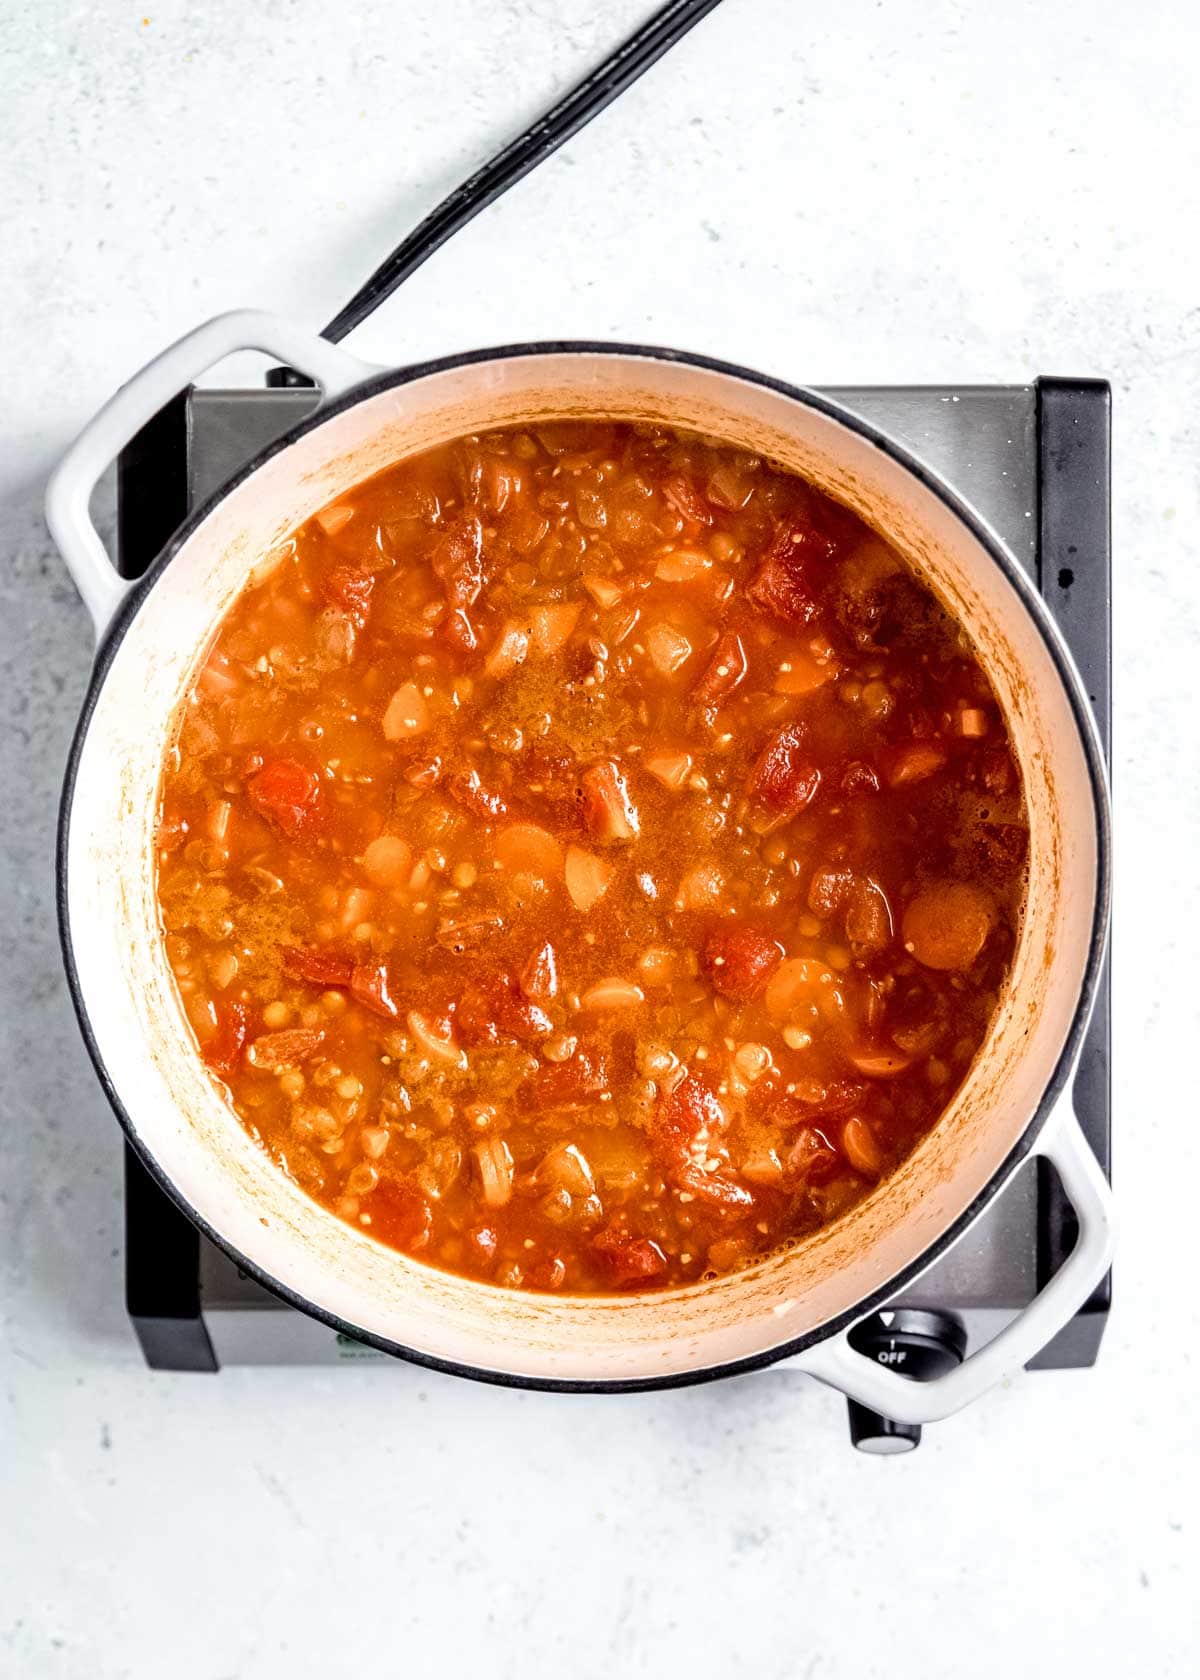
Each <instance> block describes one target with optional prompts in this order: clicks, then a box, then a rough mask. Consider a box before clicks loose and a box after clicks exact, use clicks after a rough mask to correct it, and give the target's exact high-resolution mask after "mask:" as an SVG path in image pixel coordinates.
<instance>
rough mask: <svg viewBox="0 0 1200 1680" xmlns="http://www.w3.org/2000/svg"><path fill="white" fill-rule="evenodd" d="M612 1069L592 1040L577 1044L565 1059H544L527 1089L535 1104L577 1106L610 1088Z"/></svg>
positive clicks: (548, 1106) (560, 1106)
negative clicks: (570, 1054) (557, 1060)
mask: <svg viewBox="0 0 1200 1680" xmlns="http://www.w3.org/2000/svg"><path fill="white" fill-rule="evenodd" d="M611 1086H612V1071H611V1066H610V1063H609V1059H608V1057H607V1055H606V1054H605V1052H604V1051H603V1050H602V1049H601V1048H600V1046H599V1045H596V1044H581V1045H580V1046H579V1048H578V1049H577V1050H576V1052H575V1054H574V1055H573V1056H572V1057H571V1058H570V1059H569V1060H568V1061H565V1062H544V1063H543V1064H542V1066H541V1067H540V1068H539V1069H538V1073H537V1078H536V1079H534V1080H532V1081H531V1082H530V1085H529V1092H530V1095H531V1097H532V1100H533V1102H534V1103H535V1105H536V1106H537V1107H538V1108H578V1107H580V1106H581V1105H582V1104H584V1103H589V1102H593V1101H594V1100H595V1099H596V1098H597V1097H600V1096H603V1095H604V1093H605V1092H606V1091H608V1090H610V1089H611Z"/></svg>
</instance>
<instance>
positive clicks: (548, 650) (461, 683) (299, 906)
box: [158, 421, 1027, 1292]
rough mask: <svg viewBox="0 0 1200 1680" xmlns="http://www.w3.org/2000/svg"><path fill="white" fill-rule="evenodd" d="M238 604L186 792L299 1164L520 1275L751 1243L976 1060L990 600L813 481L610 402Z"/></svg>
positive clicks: (219, 976) (862, 1175)
mask: <svg viewBox="0 0 1200 1680" xmlns="http://www.w3.org/2000/svg"><path fill="white" fill-rule="evenodd" d="M272 561H273V564H271V565H270V566H269V567H268V568H266V575H263V574H262V573H261V572H260V574H259V576H258V577H257V578H256V580H255V581H254V582H253V583H252V584H251V585H250V586H249V587H247V589H246V590H245V591H244V592H243V594H242V595H241V596H240V598H239V599H238V601H237V602H236V603H235V604H234V606H233V608H232V609H231V611H230V612H229V613H228V615H227V616H226V618H225V620H224V622H223V624H222V625H221V627H220V630H219V632H218V634H217V636H216V638H215V640H214V642H213V644H212V646H211V648H210V649H209V651H208V653H207V655H206V657H205V659H204V662H203V664H202V666H201V668H200V671H199V674H198V676H197V678H196V681H195V684H194V687H193V690H192V692H191V694H190V695H189V697H188V700H187V702H186V704H185V706H184V707H183V709H182V714H181V717H180V720H179V728H178V735H177V740H176V744H175V746H174V747H173V749H172V751H171V752H170V754H169V755H168V762H167V764H166V766H165V770H164V776H163V789H162V809H161V814H160V819H159V829H158V847H159V857H158V891H159V899H160V905H161V911H162V920H163V926H164V931H165V937H166V946H167V953H168V957H169V960H170V962H171V966H172V969H173V971H174V974H175V977H176V981H177V984H178V987H179V991H180V994H181V997H182V1001H183V1005H184V1008H185V1010H186V1012H187V1015H188V1018H189V1020H190V1022H191V1025H192V1028H193V1030H194V1032H195V1034H196V1038H197V1040H198V1043H199V1047H200V1051H201V1053H202V1055H203V1057H204V1059H205V1061H206V1062H207V1064H208V1066H209V1068H210V1069H211V1070H212V1072H213V1074H214V1076H215V1077H216V1078H218V1079H220V1080H221V1081H223V1082H224V1084H225V1086H226V1087H227V1088H228V1091H229V1095H230V1098H231V1101H232V1104H233V1107H234V1108H235V1110H236V1112H237V1113H238V1115H239V1116H240V1118H241V1120H242V1122H243V1124H244V1125H245V1126H246V1128H247V1130H248V1131H249V1132H250V1134H251V1136H253V1137H254V1138H255V1139H256V1140H257V1141H258V1142H259V1143H260V1144H261V1146H262V1147H263V1148H264V1149H265V1150H267V1151H268V1152H269V1154H270V1155H271V1156H272V1158H273V1159H274V1160H275V1161H276V1162H277V1163H278V1165H279V1166H280V1168H281V1169H282V1170H283V1171H285V1172H287V1173H288V1174H290V1175H291V1177H292V1178H293V1179H294V1180H295V1181H296V1182H297V1183H298V1184H300V1185H301V1186H302V1187H303V1188H304V1189H305V1190H306V1191H307V1192H308V1193H309V1194H310V1195H312V1196H313V1197H314V1198H316V1199H317V1200H318V1201H319V1202H321V1203H322V1204H324V1205H325V1206H326V1207H328V1208H330V1209H331V1210H333V1211H334V1212H335V1213H336V1214H338V1215H339V1216H340V1217H341V1218H343V1219H345V1220H347V1221H348V1222H350V1223H352V1224H354V1225H356V1226H358V1227H359V1228H360V1229H362V1230H364V1231H366V1232H368V1233H369V1234H370V1235H371V1236H372V1237H375V1238H377V1239H378V1240H380V1241H382V1242H384V1243H386V1244H389V1245H391V1246H393V1247H395V1248H398V1249H401V1250H403V1251H405V1252H406V1253H409V1254H412V1255H415V1256H418V1257H419V1258H420V1259H422V1260H425V1261H429V1262H431V1263H433V1264H435V1265H439V1266H442V1267H445V1268H447V1269H450V1270H452V1271H455V1272H458V1273H460V1274H464V1275H466V1276H469V1277H475V1278H479V1279H482V1280H486V1281H490V1282H493V1283H496V1284H500V1285H506V1286H508V1287H514V1288H526V1289H535V1290H560V1291H565V1292H612V1291H616V1290H629V1289H633V1290H637V1289H650V1288H660V1287H663V1286H670V1285H680V1284H685V1283H689V1282H694V1281H697V1280H699V1279H700V1278H702V1277H705V1276H710V1275H712V1274H713V1273H716V1272H723V1271H729V1270H733V1269H736V1268H738V1267H741V1266H744V1265H746V1264H748V1263H750V1262H752V1261H754V1260H755V1259H757V1258H761V1257H762V1256H764V1255H765V1254H767V1253H769V1252H771V1251H772V1250H774V1249H777V1248H778V1247H780V1246H781V1245H785V1244H788V1243H791V1242H794V1241H796V1240H798V1239H801V1238H803V1237H804V1236H805V1235H807V1234H809V1233H810V1232H812V1231H814V1230H816V1229H817V1228H819V1227H820V1226H822V1225H824V1224H827V1223H829V1222H830V1221H832V1220H834V1219H836V1218H838V1217H839V1216H840V1215H841V1214H843V1213H844V1212H845V1211H846V1210H847V1209H848V1208H849V1207H851V1206H852V1205H853V1204H854V1203H855V1202H857V1201H858V1200H860V1199H861V1198H862V1197H864V1196H866V1195H867V1194H869V1193H870V1191H871V1189H872V1188H873V1187H874V1186H875V1185H876V1184H877V1183H878V1182H879V1181H880V1180H881V1179H883V1178H884V1177H886V1176H887V1174H888V1173H889V1172H891V1171H892V1170H893V1169H894V1168H895V1167H896V1166H897V1165H898V1164H899V1162H900V1161H901V1160H902V1159H904V1157H905V1156H907V1155H908V1154H909V1153H910V1152H911V1150H912V1149H913V1148H914V1147H915V1145H916V1144H917V1143H918V1142H919V1140H920V1139H921V1138H922V1137H923V1136H924V1135H925V1134H926V1133H927V1132H928V1131H929V1129H930V1128H931V1127H932V1126H933V1124H934V1123H935V1122H936V1120H937V1119H938V1117H939V1115H940V1114H941V1113H942V1111H943V1110H944V1109H945V1107H946V1105H947V1104H948V1102H949V1101H950V1098H951V1097H952V1096H953V1094H954V1092H955V1091H956V1090H957V1088H958V1087H959V1085H960V1084H961V1083H962V1081H963V1079H964V1077H965V1075H966V1072H967V1069H968V1067H969V1066H970V1064H971V1062H972V1060H973V1058H974V1057H975V1055H976V1053H977V1052H978V1050H979V1047H980V1045H981V1043H982V1042H983V1039H984V1037H985V1035H986V1032H987V1029H988V1025H989V1022H990V1020H991V1018H992V1015H993V1014H994V1012H995V1009H996V1007H997V1003H998V998H999V994H1000V990H1001V988H1002V987H1003V985H1004V982H1005V979H1006V975H1007V971H1008V966H1009V961H1010V958H1011V955H1012V951H1013V949H1014V945H1015V939H1016V933H1017V928H1018V924H1019V917H1020V911H1021V904H1022V897H1023V888H1024V861H1025V850H1026V840H1027V826H1026V814H1025V806H1024V800H1023V797H1022V793H1021V787H1020V778H1019V774H1018V771H1017V767H1016V764H1015V761H1014V757H1013V754H1012V752H1011V750H1010V746H1009V742H1008V737H1007V733H1006V729H1005V725H1004V720H1003V718H1002V716H1001V713H1000V710H999V708H998V706H997V704H996V702H995V699H994V696H993V694H992V692H991V689H990V687H989V685H988V682H987V680H986V678H985V676H984V674H983V672H982V671H981V669H980V667H979V664H978V662H977V660H976V657H975V654H974V651H973V649H972V647H971V645H970V643H969V641H968V640H967V638H966V636H965V634H964V632H963V631H962V630H961V629H960V627H959V626H958V625H957V624H956V623H955V621H954V620H953V619H952V618H950V617H949V616H948V615H947V614H946V613H945V612H944V610H943V609H942V608H941V607H940V606H939V605H938V603H937V602H936V601H935V600H934V599H933V597H932V596H931V595H930V594H929V593H928V591H926V590H925V589H924V588H923V587H922V585H921V584H920V582H919V581H918V580H917V578H916V577H915V576H914V575H913V573H912V572H911V571H910V570H909V569H907V567H906V566H905V564H904V562H903V561H902V560H901V558H900V556H899V555H898V554H897V553H896V552H895V551H894V550H893V549H892V548H890V547H889V546H888V545H887V544H886V543H885V542H884V541H883V540H882V539H881V538H880V537H879V536H878V535H877V534H875V533H874V532H873V531H871V530H870V529H868V528H867V527H866V526H865V525H864V524H863V523H862V522H861V521H859V520H858V519H857V518H856V517H855V516H853V515H852V514H850V513H849V512H847V511H846V510H845V509H844V508H842V507H840V506H839V505H837V504H836V503H834V502H832V501H830V500H829V499H828V498H826V497H824V496H822V495H821V494H820V493H819V492H817V491H816V490H815V489H814V488H812V487H811V486H809V485H808V484H806V483H804V482H803V481H802V480H801V479H799V478H798V477H796V476H795V475H793V474H790V473H785V472H783V471H780V470H778V469H775V468H773V467H772V466H771V465H770V464H769V463H767V462H765V461H763V460H761V459H759V458H757V457H753V456H750V455H747V454H745V453H743V452H741V451H739V450H736V449H734V448H732V447H729V446H725V445H721V444H719V443H715V442H713V441H711V440H702V439H699V438H696V437H691V436H688V435H683V434H678V433H674V432H669V431H666V430H663V429H661V428H653V427H648V426H642V425H631V424H623V423H617V422H610V421H572V422H561V423H556V424H553V425H539V426H537V427H535V428H533V429H531V430H528V431H505V432H496V433H491V434H486V435H483V436H471V437H466V438H462V439H459V440H458V441H456V442H454V443H451V444H448V445H445V446H443V447H441V448H438V449H435V450H432V451H429V452H427V453H425V454H423V455H420V456H417V457H414V458H413V459H410V460H408V461H404V462H402V463H400V464H399V465H397V466H395V467H392V468H390V469H389V470H388V471H386V472H385V473H382V474H380V475H379V476H378V477H376V478H374V479H372V480H371V481H369V482H367V483H365V484H363V485H360V486H359V487H358V488H357V489H355V490H354V491H353V492H352V493H351V494H349V495H346V496H344V497H342V498H341V499H340V500H339V501H338V502H336V503H335V504H333V505H332V506H330V507H327V508H325V509H324V510H322V512H320V513H319V514H318V515H316V516H315V518H313V519H312V520H310V521H309V522H308V523H307V524H306V525H305V526H304V527H303V528H301V529H300V530H299V531H298V532H297V533H296V534H295V536H294V537H293V538H292V539H291V540H290V541H289V542H288V543H286V544H285V545H284V546H283V548H282V549H281V550H280V551H279V553H278V554H277V555H275V556H273V557H272Z"/></svg>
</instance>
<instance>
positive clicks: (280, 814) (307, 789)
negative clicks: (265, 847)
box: [246, 758, 323, 840]
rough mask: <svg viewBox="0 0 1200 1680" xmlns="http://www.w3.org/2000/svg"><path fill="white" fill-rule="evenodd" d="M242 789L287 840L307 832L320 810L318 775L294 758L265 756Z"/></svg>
mask: <svg viewBox="0 0 1200 1680" xmlns="http://www.w3.org/2000/svg"><path fill="white" fill-rule="evenodd" d="M246 792H247V794H248V795H249V797H250V803H251V805H253V806H254V809H255V810H256V811H257V812H258V813H259V815H260V816H263V817H265V818H266V819H267V821H268V822H270V823H273V824H274V826H275V827H276V828H277V829H278V830H279V832H280V833H281V834H283V835H285V836H286V837H287V839H289V840H299V839H301V838H303V837H304V836H305V835H307V834H310V833H311V832H312V831H313V830H314V829H315V828H316V827H317V825H318V823H319V821H320V818H321V815H322V812H323V804H322V800H321V779H320V777H319V776H318V775H317V772H316V771H315V770H313V769H310V767H309V766H308V765H307V764H301V763H300V761H299V760H298V759H295V758H274V759H268V760H267V761H266V763H265V764H264V765H263V767H262V769H261V770H259V771H258V773H257V775H254V776H252V777H251V779H250V781H249V783H248V784H247V787H246Z"/></svg>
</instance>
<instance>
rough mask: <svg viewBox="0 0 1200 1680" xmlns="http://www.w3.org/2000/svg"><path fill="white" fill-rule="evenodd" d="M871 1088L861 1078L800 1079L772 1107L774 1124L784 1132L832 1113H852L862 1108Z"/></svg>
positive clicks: (772, 1122)
mask: <svg viewBox="0 0 1200 1680" xmlns="http://www.w3.org/2000/svg"><path fill="white" fill-rule="evenodd" d="M866 1094H867V1087H866V1086H865V1085H864V1084H863V1083H862V1081H861V1080H860V1079H829V1080H824V1079H807V1080H805V1079H798V1080H795V1081H794V1082H793V1084H792V1089H791V1091H790V1092H789V1093H788V1095H787V1096H786V1097H781V1098H780V1099H779V1101H778V1102H776V1103H774V1104H773V1106H772V1108H771V1116H770V1117H771V1124H772V1125H773V1126H778V1127H779V1128H780V1130H781V1131H787V1130H788V1129H789V1128H790V1127H792V1126H800V1125H806V1124H815V1122H816V1121H817V1120H819V1119H820V1118H821V1117H822V1116H824V1115H828V1114H849V1113H850V1111H851V1109H855V1108H861V1106H862V1103H863V1099H864V1098H865V1096H866Z"/></svg>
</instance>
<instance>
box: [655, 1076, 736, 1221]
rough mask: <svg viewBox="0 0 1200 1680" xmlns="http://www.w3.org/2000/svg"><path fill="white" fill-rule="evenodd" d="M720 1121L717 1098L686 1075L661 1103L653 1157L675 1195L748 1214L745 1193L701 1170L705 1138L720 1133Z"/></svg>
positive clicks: (707, 1139) (726, 1180)
mask: <svg viewBox="0 0 1200 1680" xmlns="http://www.w3.org/2000/svg"><path fill="white" fill-rule="evenodd" d="M723 1120H724V1114H723V1112H722V1109H721V1104H720V1102H719V1101H718V1099H717V1096H716V1093H715V1092H714V1091H713V1090H711V1089H710V1087H709V1086H707V1085H706V1084H705V1083H704V1081H703V1080H702V1079H697V1078H696V1076H695V1074H689V1075H688V1076H687V1077H686V1078H685V1079H681V1080H680V1081H679V1083H678V1084H677V1085H676V1086H675V1088H674V1090H671V1091H667V1092H664V1093H663V1095H662V1096H661V1097H660V1098H659V1102H658V1108H657V1109H656V1111H655V1116H654V1125H653V1129H652V1133H651V1137H652V1141H653V1143H654V1147H655V1151H656V1153H657V1155H658V1157H659V1160H660V1161H661V1162H662V1165H663V1170H664V1171H665V1172H666V1174H667V1177H668V1178H669V1179H670V1180H671V1182H672V1183H673V1184H674V1186H675V1188H676V1189H677V1190H680V1191H683V1192H685V1193H686V1194H687V1195H689V1196H694V1197H696V1198H697V1199H699V1200H701V1201H705V1202H710V1203H712V1204H713V1205H714V1206H717V1207H722V1208H727V1209H733V1208H750V1207H753V1205H754V1197H753V1196H752V1195H751V1193H750V1191H749V1190H746V1189H744V1188H743V1187H742V1186H741V1185H740V1184H733V1183H731V1182H730V1180H729V1179H727V1178H722V1177H721V1176H720V1174H719V1173H709V1172H706V1171H705V1170H704V1168H703V1167H702V1166H701V1165H700V1157H702V1155H703V1151H704V1147H705V1145H706V1144H707V1143H708V1141H709V1134H710V1133H713V1132H719V1131H720V1129H721V1126H722V1122H723Z"/></svg>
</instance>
